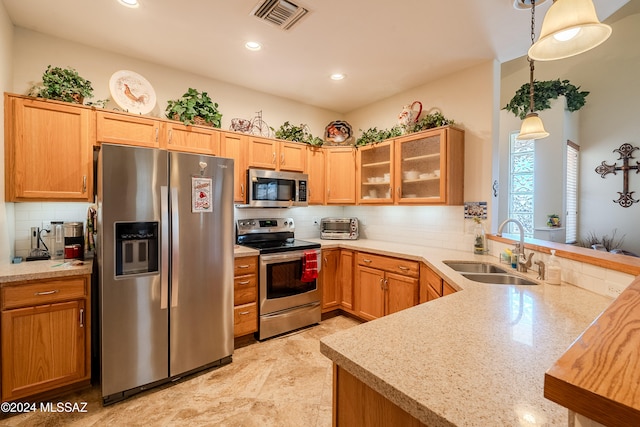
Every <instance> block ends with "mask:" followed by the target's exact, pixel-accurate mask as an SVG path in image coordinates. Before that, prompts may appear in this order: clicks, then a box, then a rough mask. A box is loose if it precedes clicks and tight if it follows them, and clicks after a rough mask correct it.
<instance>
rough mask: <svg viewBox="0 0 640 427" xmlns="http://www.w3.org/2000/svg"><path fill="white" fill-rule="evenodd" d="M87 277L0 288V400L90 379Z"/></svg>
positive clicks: (79, 384) (48, 280)
mask: <svg viewBox="0 0 640 427" xmlns="http://www.w3.org/2000/svg"><path fill="white" fill-rule="evenodd" d="M89 292H90V276H88V275H87V276H79V277H70V278H65V279H56V280H52V279H47V280H34V281H29V282H19V283H12V284H11V285H5V286H4V287H3V288H2V292H1V296H2V300H1V301H2V303H1V306H2V313H1V322H2V330H1V340H0V345H1V352H2V362H1V363H2V401H3V402H4V401H9V400H16V399H21V398H26V397H30V396H34V395H38V394H42V393H45V392H51V391H53V390H55V389H58V388H63V387H67V388H69V387H73V386H77V387H78V388H79V387H84V386H88V385H89V384H90V380H91V325H90V319H91V316H90V309H89V307H90V306H91V304H90V300H89Z"/></svg>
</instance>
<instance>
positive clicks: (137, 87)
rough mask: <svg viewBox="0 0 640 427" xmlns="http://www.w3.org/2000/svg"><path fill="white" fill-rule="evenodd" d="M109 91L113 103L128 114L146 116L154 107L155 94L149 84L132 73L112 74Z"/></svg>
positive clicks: (120, 72)
mask: <svg viewBox="0 0 640 427" xmlns="http://www.w3.org/2000/svg"><path fill="white" fill-rule="evenodd" d="M109 90H110V91H111V96H112V97H113V100H114V101H115V103H116V104H118V106H120V108H122V109H123V110H124V111H128V112H129V113H135V114H147V113H149V112H151V110H153V108H154V107H155V105H156V93H155V91H154V90H153V87H152V86H151V83H149V82H148V81H147V79H145V78H144V77H142V76H141V75H140V74H138V73H135V72H133V71H128V70H120V71H116V72H115V73H113V75H112V76H111V78H110V79H109Z"/></svg>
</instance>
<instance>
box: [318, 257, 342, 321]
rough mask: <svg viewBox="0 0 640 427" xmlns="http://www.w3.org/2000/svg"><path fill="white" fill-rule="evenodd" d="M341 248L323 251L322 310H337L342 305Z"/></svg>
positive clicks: (320, 277) (321, 273)
mask: <svg viewBox="0 0 640 427" xmlns="http://www.w3.org/2000/svg"><path fill="white" fill-rule="evenodd" d="M339 267H340V249H324V250H323V251H322V268H321V269H320V274H319V277H318V280H319V282H320V288H321V289H322V312H323V313H325V312H327V311H331V310H335V309H336V308H338V307H339V306H340V298H339V297H340V278H339V277H338V271H339V270H340V268H339Z"/></svg>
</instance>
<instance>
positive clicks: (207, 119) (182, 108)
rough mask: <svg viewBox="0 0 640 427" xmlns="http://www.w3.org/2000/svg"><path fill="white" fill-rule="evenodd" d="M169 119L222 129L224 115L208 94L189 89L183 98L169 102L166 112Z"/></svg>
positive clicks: (186, 123)
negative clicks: (221, 123)
mask: <svg viewBox="0 0 640 427" xmlns="http://www.w3.org/2000/svg"><path fill="white" fill-rule="evenodd" d="M165 113H166V115H167V118H169V119H173V120H180V121H181V122H182V123H184V124H185V125H190V124H199V125H208V126H213V127H216V128H219V127H220V122H221V120H222V114H221V113H220V111H219V110H218V103H217V102H213V101H212V100H211V97H209V95H208V94H207V92H202V93H201V92H199V91H197V90H196V89H193V88H189V89H188V90H187V91H186V92H185V94H184V95H182V97H180V98H178V99H175V100H169V101H168V102H167V109H166V110H165Z"/></svg>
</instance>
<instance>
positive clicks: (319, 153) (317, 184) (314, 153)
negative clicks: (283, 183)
mask: <svg viewBox="0 0 640 427" xmlns="http://www.w3.org/2000/svg"><path fill="white" fill-rule="evenodd" d="M325 170H326V154H325V150H324V149H322V148H317V147H311V146H309V147H307V174H309V182H308V183H307V196H308V198H309V204H310V205H324V203H325V200H326V195H327V191H326V190H327V187H326V185H325V183H326V177H325Z"/></svg>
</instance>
